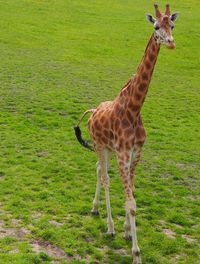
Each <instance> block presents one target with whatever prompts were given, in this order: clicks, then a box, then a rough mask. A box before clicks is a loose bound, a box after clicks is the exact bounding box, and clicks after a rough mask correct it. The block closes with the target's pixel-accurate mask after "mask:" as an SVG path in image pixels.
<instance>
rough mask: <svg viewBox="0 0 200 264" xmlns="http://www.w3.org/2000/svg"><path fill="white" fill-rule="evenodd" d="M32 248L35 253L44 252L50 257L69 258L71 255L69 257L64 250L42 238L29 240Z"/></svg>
mask: <svg viewBox="0 0 200 264" xmlns="http://www.w3.org/2000/svg"><path fill="white" fill-rule="evenodd" d="M30 245H31V246H32V249H33V251H34V252H35V253H40V252H44V253H46V254H47V255H49V256H50V257H52V258H62V259H67V260H71V259H72V257H69V256H68V255H67V254H66V253H65V252H64V250H62V249H60V248H59V247H57V246H55V245H52V244H50V243H49V242H48V241H44V240H32V241H31V242H30Z"/></svg>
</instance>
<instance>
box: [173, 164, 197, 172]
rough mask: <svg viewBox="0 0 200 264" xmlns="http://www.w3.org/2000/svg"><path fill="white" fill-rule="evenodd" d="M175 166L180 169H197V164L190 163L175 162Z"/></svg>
mask: <svg viewBox="0 0 200 264" xmlns="http://www.w3.org/2000/svg"><path fill="white" fill-rule="evenodd" d="M176 167H177V168H178V169H180V170H188V169H193V170H195V169H197V165H196V164H191V163H188V164H186V163H177V164H176Z"/></svg>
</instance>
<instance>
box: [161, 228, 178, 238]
mask: <svg viewBox="0 0 200 264" xmlns="http://www.w3.org/2000/svg"><path fill="white" fill-rule="evenodd" d="M163 233H164V234H165V235H166V236H167V237H168V238H171V239H175V235H176V233H174V231H172V230H171V229H169V228H168V229H163Z"/></svg>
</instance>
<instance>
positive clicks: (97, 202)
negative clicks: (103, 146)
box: [92, 162, 101, 215]
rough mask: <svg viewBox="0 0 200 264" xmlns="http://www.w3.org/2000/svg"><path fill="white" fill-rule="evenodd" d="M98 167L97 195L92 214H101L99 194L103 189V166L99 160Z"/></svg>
mask: <svg viewBox="0 0 200 264" xmlns="http://www.w3.org/2000/svg"><path fill="white" fill-rule="evenodd" d="M96 168H97V183H96V192H95V197H94V200H93V208H92V214H94V215H99V211H98V207H99V196H100V189H101V174H100V170H101V166H100V163H99V162H97V165H96Z"/></svg>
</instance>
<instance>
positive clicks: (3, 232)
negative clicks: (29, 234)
mask: <svg viewBox="0 0 200 264" xmlns="http://www.w3.org/2000/svg"><path fill="white" fill-rule="evenodd" d="M5 237H17V232H16V229H15V228H3V227H1V228H0V239H2V238H5Z"/></svg>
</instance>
